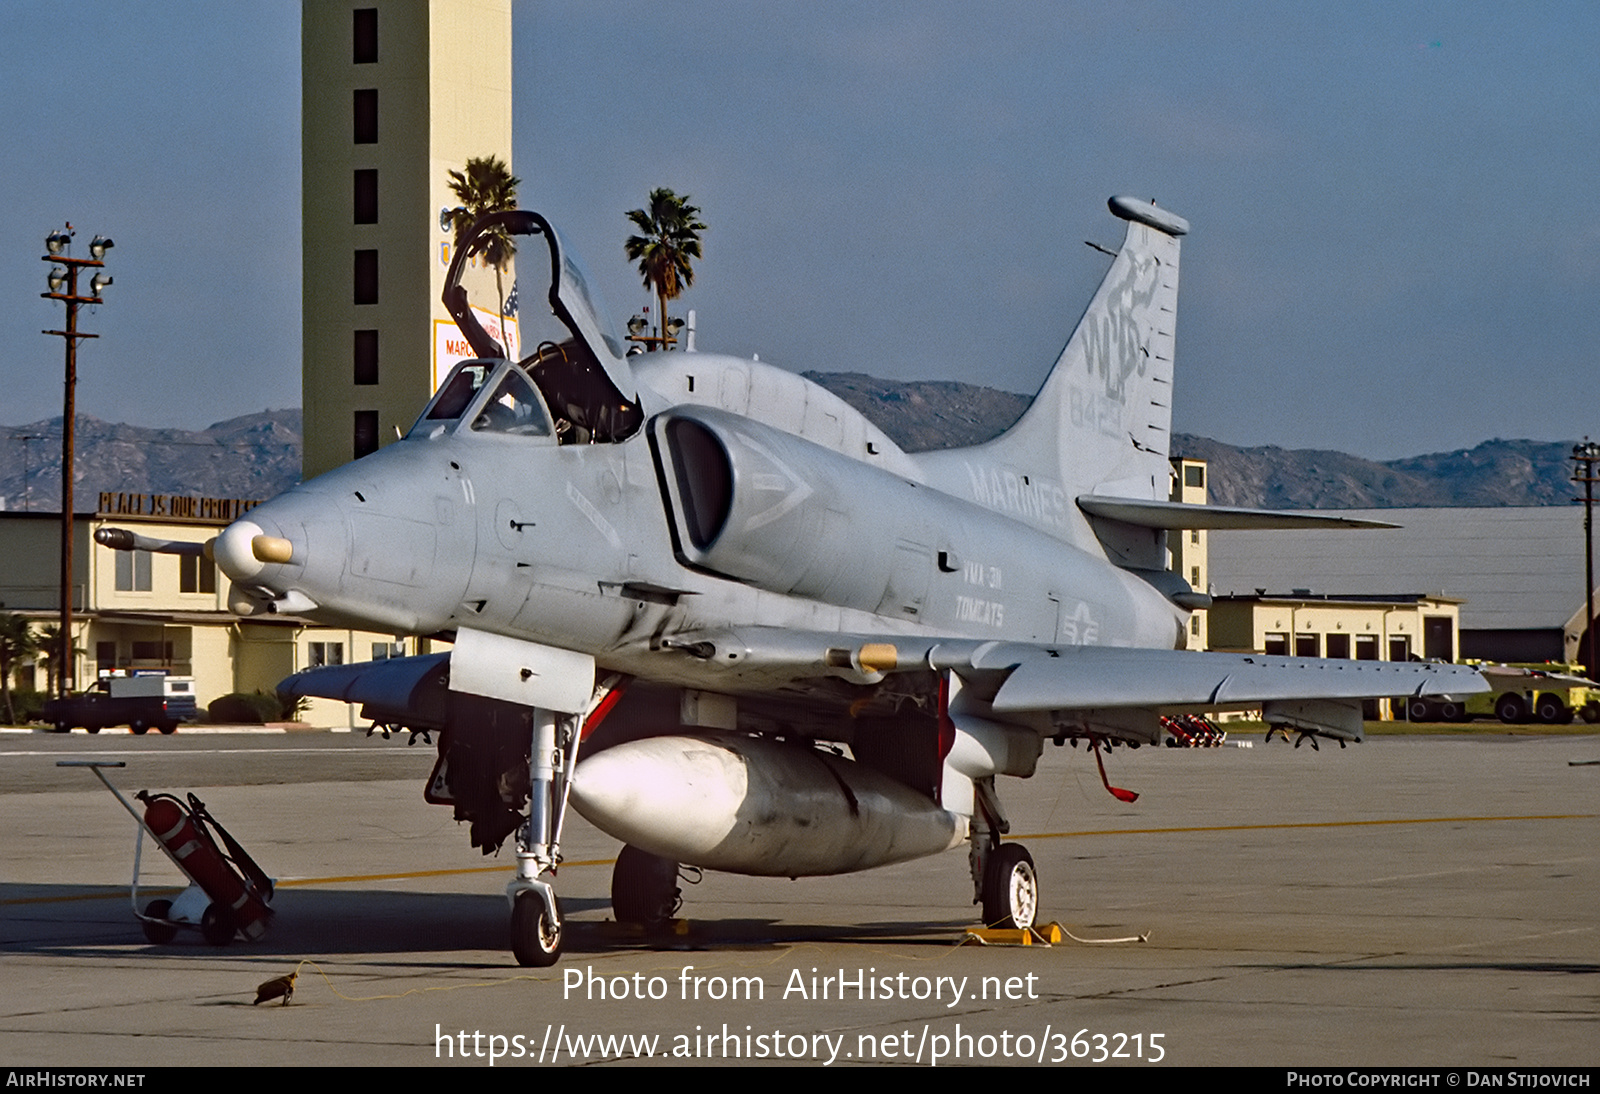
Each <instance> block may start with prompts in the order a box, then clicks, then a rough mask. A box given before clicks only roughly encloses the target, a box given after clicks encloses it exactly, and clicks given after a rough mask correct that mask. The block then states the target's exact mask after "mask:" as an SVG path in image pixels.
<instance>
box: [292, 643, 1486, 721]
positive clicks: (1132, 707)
mask: <svg viewBox="0 0 1600 1094" xmlns="http://www.w3.org/2000/svg"><path fill="white" fill-rule="evenodd" d="M449 659H450V654H448V653H435V654H428V655H425V656H420V657H402V658H396V659H393V660H389V661H375V662H370V663H366V664H356V665H341V666H337V667H330V668H319V669H310V670H307V671H305V672H301V673H297V674H295V675H294V676H291V677H289V678H288V679H287V680H285V681H284V682H283V684H282V685H280V690H281V691H284V692H286V693H288V694H292V695H315V696H320V697H322V698H327V699H337V700H342V701H344V702H351V703H360V704H362V706H363V714H364V715H365V716H367V717H370V718H373V719H374V720H375V721H379V722H399V723H405V724H408V725H412V726H417V725H429V726H442V725H443V724H444V703H445V699H444V695H445V690H446V687H447V684H446V680H447V673H448V666H449ZM685 659H688V660H689V661H698V662H700V663H702V665H703V666H704V667H705V669H706V670H708V675H710V676H713V677H720V678H721V680H720V683H713V685H712V687H711V690H726V691H727V692H730V693H738V694H749V693H752V692H768V691H771V692H776V691H779V690H780V689H781V690H783V691H784V692H786V693H787V694H789V695H791V696H794V697H796V698H797V699H798V698H799V697H801V696H803V695H804V694H805V692H806V686H805V685H806V682H807V681H818V680H826V679H828V678H833V679H835V680H843V681H845V682H847V683H851V684H856V685H859V686H862V687H870V686H873V685H876V684H879V683H882V682H883V681H884V680H885V679H886V678H887V677H888V676H890V675H892V674H897V673H914V672H924V673H931V672H950V673H953V674H954V675H955V676H956V677H959V678H960V681H961V684H962V687H963V689H964V690H965V693H966V696H967V698H966V700H965V701H966V702H967V703H968V704H969V706H970V705H973V704H976V705H977V707H979V708H981V712H982V714H983V715H984V716H986V717H992V718H995V719H998V720H1001V721H1008V722H1013V723H1017V724H1023V725H1028V726H1030V727H1032V728H1033V729H1035V730H1037V731H1038V732H1040V733H1044V734H1046V735H1053V734H1055V733H1058V732H1061V731H1062V727H1068V728H1069V729H1070V728H1071V727H1078V728H1081V729H1082V730H1083V731H1085V732H1091V731H1092V732H1104V733H1109V734H1111V735H1114V736H1122V737H1127V738H1130V739H1135V740H1154V739H1156V737H1157V736H1158V735H1159V731H1158V729H1157V728H1156V727H1157V720H1158V718H1159V716H1160V715H1161V714H1165V713H1176V712H1179V711H1198V710H1206V709H1228V708H1235V709H1236V708H1239V707H1246V706H1256V705H1260V706H1261V707H1262V710H1263V716H1264V717H1265V718H1266V720H1267V721H1269V722H1274V723H1276V724H1283V725H1288V726H1294V727H1296V728H1299V729H1303V730H1308V731H1310V732H1316V733H1323V734H1325V735H1328V736H1335V737H1341V738H1347V739H1359V738H1360V736H1361V714H1360V702H1359V701H1360V700H1362V699H1379V698H1393V697H1427V696H1439V695H1456V696H1460V695H1470V694H1476V693H1479V692H1483V691H1488V690H1489V685H1488V683H1487V682H1485V680H1484V678H1483V677H1482V676H1481V675H1480V674H1479V673H1478V672H1477V671H1476V670H1474V669H1472V668H1470V667H1468V666H1464V665H1450V664H1438V663H1435V662H1427V661H1342V660H1325V659H1321V658H1312V657H1277V656H1268V655H1265V654H1257V653H1197V652H1188V651H1184V650H1152V649H1132V648H1124V647H1111V646H1060V645H1048V646H1047V645H1034V644H1031V643H1023V642H993V641H979V640H975V639H970V638H949V639H940V638H930V637H914V638H913V637H907V636H887V637H886V636H881V635H842V634H833V633H827V632H812V631H798V630H791V629H785V628H781V627H745V628H730V629H724V630H715V631H701V632H692V633H688V634H681V635H678V636H676V637H673V638H669V639H666V640H665V641H664V642H662V644H661V646H660V647H659V648H658V649H656V650H654V651H652V652H649V653H647V654H645V655H643V659H642V660H640V659H638V658H634V659H631V660H632V664H631V665H630V666H629V668H630V669H631V670H632V671H633V672H635V673H637V674H638V675H641V676H643V677H650V676H653V675H656V673H655V672H652V671H651V670H652V668H653V667H659V677H660V678H662V679H673V678H683V677H684V675H685V674H684V673H683V663H684V660H685ZM702 679H704V677H702ZM702 686H705V685H704V684H702ZM835 694H836V693H835Z"/></svg>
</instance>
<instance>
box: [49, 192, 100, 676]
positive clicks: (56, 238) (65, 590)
mask: <svg viewBox="0 0 1600 1094" xmlns="http://www.w3.org/2000/svg"><path fill="white" fill-rule="evenodd" d="M72 236H73V230H72V225H71V224H70V223H69V224H68V225H67V226H66V228H65V229H64V230H62V229H58V230H56V231H54V232H51V233H50V234H49V235H47V236H45V237H44V249H45V250H46V251H47V252H48V253H47V254H44V255H42V256H40V257H42V258H43V259H44V261H46V262H49V263H52V264H53V265H52V266H51V267H50V274H49V283H50V291H49V292H45V293H40V294H39V295H40V296H41V297H44V298H45V299H46V300H60V301H61V302H62V303H64V304H65V305H66V306H67V329H66V330H47V331H44V332H42V333H44V334H51V335H55V336H56V337H58V338H61V339H62V340H63V341H65V342H66V346H67V371H66V389H67V390H66V396H65V398H64V400H63V408H62V411H61V624H60V626H61V635H60V639H61V651H60V654H59V655H58V660H57V662H56V664H57V666H58V668H57V671H56V692H57V694H58V695H59V696H60V697H61V698H63V699H65V698H66V697H67V696H68V695H70V694H71V693H72V684H73V683H74V682H76V680H77V678H78V674H77V665H76V663H75V662H74V660H73V656H72V503H73V499H72V463H73V451H72V438H73V422H74V419H75V417H76V415H77V398H76V392H77V387H78V340H79V339H81V338H98V337H100V336H99V335H98V334H86V333H84V332H82V331H80V330H79V329H78V309H79V308H80V307H81V306H83V305H84V304H102V303H104V301H103V300H101V299H100V294H101V293H102V292H104V291H105V290H106V289H107V288H109V287H110V286H111V278H110V277H108V276H107V275H106V273H105V271H104V270H103V269H102V267H104V266H105V263H104V262H102V261H100V260H101V259H103V258H104V257H105V256H106V252H107V251H109V250H110V249H111V247H112V243H111V241H110V240H109V239H107V238H105V237H104V236H95V237H94V239H93V240H92V241H91V242H90V244H89V257H88V258H74V257H73V256H72V254H71V251H72ZM86 268H94V269H95V270H97V271H99V272H97V273H96V274H95V275H94V278H93V279H92V280H91V281H90V282H89V295H88V296H79V295H78V271H80V270H83V269H86ZM63 290H65V291H63Z"/></svg>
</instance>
